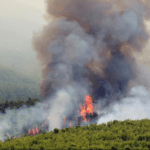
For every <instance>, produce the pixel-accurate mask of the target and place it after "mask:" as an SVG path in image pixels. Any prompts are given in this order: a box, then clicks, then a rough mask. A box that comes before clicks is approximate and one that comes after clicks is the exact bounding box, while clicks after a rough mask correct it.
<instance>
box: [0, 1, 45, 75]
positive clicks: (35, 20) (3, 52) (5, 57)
mask: <svg viewBox="0 0 150 150" xmlns="http://www.w3.org/2000/svg"><path fill="white" fill-rule="evenodd" d="M44 11H45V4H44V0H38V1H37V0H0V65H4V66H7V67H12V68H14V69H17V70H18V71H20V72H21V73H24V74H29V75H31V74H33V73H32V71H33V70H34V69H35V70H36V71H38V70H37V68H38V63H37V61H36V59H35V52H34V51H33V49H32V44H31V39H32V36H33V33H34V32H36V31H37V30H39V29H41V28H42V27H43V25H44V24H45V21H44V19H43V14H44ZM38 73H39V74H40V71H38Z"/></svg>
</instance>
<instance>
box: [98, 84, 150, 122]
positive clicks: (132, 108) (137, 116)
mask: <svg viewBox="0 0 150 150" xmlns="http://www.w3.org/2000/svg"><path fill="white" fill-rule="evenodd" d="M144 118H148V119H150V94H149V93H148V91H147V90H146V88H144V87H143V86H137V87H133V88H132V89H131V91H130V92H129V95H128V97H126V98H123V99H122V100H121V101H120V102H119V103H116V104H114V105H113V106H112V107H111V110H110V111H108V112H107V115H104V116H102V117H101V118H100V119H99V120H98V122H97V124H101V123H107V122H109V121H113V120H119V121H123V120H126V119H131V120H141V119H144Z"/></svg>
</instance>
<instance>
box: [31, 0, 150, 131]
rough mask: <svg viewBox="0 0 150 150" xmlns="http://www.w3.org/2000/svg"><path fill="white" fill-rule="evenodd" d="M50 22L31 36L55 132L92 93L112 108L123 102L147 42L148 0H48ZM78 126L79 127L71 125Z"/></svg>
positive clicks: (97, 100) (98, 101) (71, 118)
mask: <svg viewBox="0 0 150 150" xmlns="http://www.w3.org/2000/svg"><path fill="white" fill-rule="evenodd" d="M46 5H47V18H52V20H51V21H50V22H48V24H47V25H45V26H44V27H43V30H42V31H41V32H40V33H38V34H36V35H35V36H34V37H33V48H34V50H35V51H36V52H37V58H38V60H39V62H40V64H41V66H42V67H43V70H42V76H43V81H42V82H41V83H40V91H41V95H42V96H44V97H45V99H47V101H49V103H50V112H49V116H50V118H53V119H52V120H51V121H50V126H51V129H53V128H55V127H56V126H59V127H61V126H62V121H61V119H62V118H63V116H64V115H65V116H66V118H67V119H68V120H72V121H73V120H74V118H76V117H77V116H78V115H79V113H78V110H79V103H81V104H82V103H83V102H84V96H85V95H86V94H89V95H90V96H91V97H92V98H93V101H94V103H95V105H96V104H97V103H101V104H103V105H102V106H103V107H104V106H109V105H110V104H111V103H112V102H114V101H116V100H118V101H119V100H120V99H122V98H123V97H125V96H126V95H127V93H128V91H129V90H130V88H131V87H132V85H130V86H129V83H130V82H131V81H132V80H134V78H135V77H136V74H138V69H137V65H136V61H135V58H134V57H133V55H132V54H133V53H134V52H141V51H142V49H143V48H144V46H145V44H146V43H147V41H148V39H149V34H148V32H147V29H146V25H145V23H144V21H145V20H149V19H150V17H149V14H150V9H149V6H150V2H147V1H145V0H132V1H131V0H110V1H109V0H63V1H62V0H47V1H46ZM73 123H75V122H73Z"/></svg>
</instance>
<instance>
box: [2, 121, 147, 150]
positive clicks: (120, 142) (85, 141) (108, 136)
mask: <svg viewBox="0 0 150 150" xmlns="http://www.w3.org/2000/svg"><path fill="white" fill-rule="evenodd" d="M149 125H150V120H148V119H143V120H135V121H132V120H125V121H117V120H114V121H111V122H108V123H107V124H105V123H103V124H100V125H97V124H90V125H89V126H88V125H86V126H83V127H81V126H76V127H71V128H64V129H60V130H59V129H57V128H55V129H54V130H53V131H52V132H48V133H46V132H44V131H43V133H41V134H38V135H35V136H32V135H29V134H26V135H22V137H20V138H17V139H9V138H7V140H6V141H5V142H4V143H3V142H1V143H0V149H43V150H44V149H99V150H104V149H111V150H120V149H123V150H130V149H131V150H132V149H136V150H149V149H150V129H149Z"/></svg>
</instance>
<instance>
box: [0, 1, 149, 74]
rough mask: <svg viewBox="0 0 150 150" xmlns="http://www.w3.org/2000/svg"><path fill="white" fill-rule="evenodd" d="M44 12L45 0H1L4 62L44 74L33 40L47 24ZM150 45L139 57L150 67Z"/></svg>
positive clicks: (0, 56)
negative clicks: (34, 34)
mask: <svg viewBox="0 0 150 150" xmlns="http://www.w3.org/2000/svg"><path fill="white" fill-rule="evenodd" d="M44 12H45V2H44V0H0V65H1V64H2V65H5V66H7V67H11V68H13V69H17V70H19V71H20V72H22V73H26V74H32V75H34V74H35V72H36V75H37V74H38V75H40V71H39V72H38V67H39V64H38V63H37V61H36V59H35V55H36V53H35V52H34V51H33V49H32V44H31V39H32V36H33V33H34V32H35V31H37V30H38V29H41V28H42V27H43V25H44V24H45V20H44V19H43V14H44ZM149 29H150V24H149ZM149 47H150V44H148V46H147V48H146V49H145V50H144V51H143V53H142V54H138V55H137V56H136V57H137V58H138V60H140V61H139V62H142V63H145V64H148V65H149V66H150V52H149ZM37 72H38V73H37Z"/></svg>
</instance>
